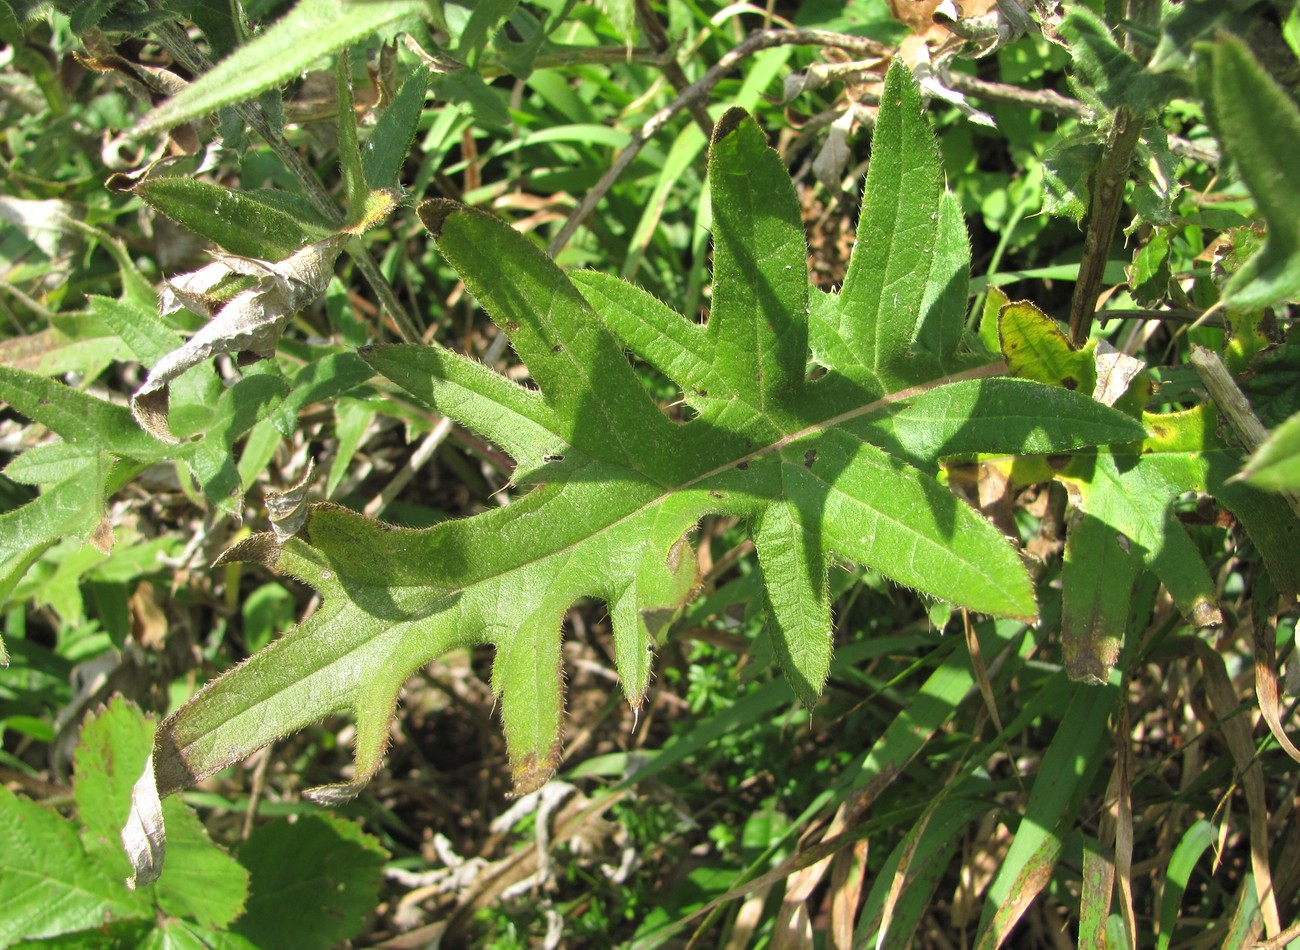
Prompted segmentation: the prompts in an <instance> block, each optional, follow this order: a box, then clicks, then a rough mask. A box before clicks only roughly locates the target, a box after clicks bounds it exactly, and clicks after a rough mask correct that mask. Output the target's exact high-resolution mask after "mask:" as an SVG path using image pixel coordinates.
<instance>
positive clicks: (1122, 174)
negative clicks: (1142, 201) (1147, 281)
mask: <svg viewBox="0 0 1300 950" xmlns="http://www.w3.org/2000/svg"><path fill="white" fill-rule="evenodd" d="M1141 133H1142V120H1141V119H1140V118H1138V117H1136V116H1134V115H1133V113H1132V112H1131V111H1130V110H1129V108H1128V106H1120V107H1119V108H1118V109H1116V110H1115V120H1114V122H1113V123H1112V124H1111V127H1110V134H1109V135H1108V136H1107V137H1106V147H1105V150H1104V151H1103V152H1102V156H1101V161H1099V162H1098V163H1097V171H1096V175H1097V179H1096V182H1095V184H1094V185H1093V189H1092V207H1091V211H1090V214H1089V216H1088V232H1087V234H1086V235H1085V236H1084V239H1083V260H1082V261H1080V262H1079V281H1078V283H1076V284H1075V285H1074V297H1073V298H1072V299H1071V300H1070V340H1071V342H1073V343H1074V344H1075V346H1082V345H1083V343H1084V342H1085V341H1086V340H1087V339H1088V331H1089V329H1090V328H1091V327H1092V317H1093V311H1094V310H1096V308H1097V298H1098V297H1100V296H1101V279H1102V274H1103V273H1104V271H1105V270H1106V259H1107V257H1109V256H1110V244H1111V241H1113V240H1114V239H1115V228H1116V226H1117V225H1118V224H1119V212H1120V209H1121V208H1122V207H1123V206H1124V185H1125V184H1126V183H1127V182H1128V174H1129V165H1130V164H1131V163H1132V161H1133V150H1134V149H1135V148H1136V147H1137V143H1138V137H1139V136H1140V135H1141Z"/></svg>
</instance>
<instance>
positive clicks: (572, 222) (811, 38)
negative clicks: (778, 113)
mask: <svg viewBox="0 0 1300 950" xmlns="http://www.w3.org/2000/svg"><path fill="white" fill-rule="evenodd" d="M774 46H836V47H839V48H841V49H844V50H847V51H849V52H851V53H874V54H876V55H884V54H886V53H887V52H888V47H886V46H885V45H884V44H882V43H878V42H877V41H875V40H872V39H868V38H867V37H863V36H850V35H848V34H846V33H833V32H831V31H830V30H799V29H788V30H787V29H783V30H760V31H759V32H757V33H753V34H751V35H750V36H748V37H746V38H745V39H744V41H743V42H741V43H739V44H738V45H737V46H736V48H735V49H733V50H731V51H730V52H728V53H726V54H725V55H723V57H722V58H721V59H719V60H718V61H717V62H716V63H715V64H714V65H713V66H712V67H710V68H709V71H708V72H706V73H705V74H704V75H703V76H702V77H701V78H699V79H697V80H696V81H695V82H693V83H691V84H690V85H689V86H687V87H686V88H685V89H683V90H682V91H681V92H680V93H678V95H677V98H676V99H674V100H673V101H672V102H670V103H669V104H668V105H666V106H664V107H663V108H662V109H660V110H659V111H658V112H656V113H655V114H654V115H652V116H651V117H650V118H649V119H647V120H646V121H645V124H644V125H642V126H641V128H639V129H637V130H636V131H635V132H633V133H632V141H630V142H629V143H628V144H627V146H626V147H625V148H624V149H623V151H622V152H620V153H619V155H618V158H616V159H614V163H613V164H612V165H611V166H610V167H609V169H608V171H606V172H605V174H604V175H602V176H601V178H600V181H598V182H597V183H596V185H595V186H594V187H593V188H592V189H591V191H589V192H587V194H585V195H584V196H583V198H582V201H580V202H579V203H578V206H577V207H576V208H574V209H573V211H572V212H570V213H569V217H568V218H566V219H565V222H564V224H563V225H562V226H561V227H560V230H559V231H558V232H557V233H556V235H555V237H554V238H552V239H551V243H550V244H548V245H547V246H546V252H547V253H548V254H550V255H551V256H552V257H554V256H555V255H556V254H558V253H559V252H560V251H561V250H562V249H563V248H564V246H565V245H566V244H568V243H569V239H570V238H572V237H573V235H574V232H576V231H577V230H578V228H579V227H580V226H581V224H582V222H583V221H585V220H586V219H587V215H589V214H591V212H592V211H593V210H594V209H595V207H596V205H597V204H598V203H599V202H600V199H601V198H603V197H605V194H606V193H607V192H608V191H609V189H610V188H612V187H613V185H614V182H616V181H617V180H618V177H619V176H620V175H622V174H623V172H624V170H625V169H626V168H627V167H628V166H629V165H630V164H632V160H633V159H635V158H636V157H637V155H638V154H640V152H641V149H643V148H644V147H645V145H646V143H647V142H649V141H650V140H651V139H652V138H654V136H655V135H656V134H657V133H658V132H659V130H660V129H661V128H663V127H664V126H665V125H666V124H667V123H668V122H669V121H670V120H671V119H672V118H673V116H675V115H676V114H677V113H678V112H680V111H681V110H682V109H689V108H690V107H691V106H692V105H694V104H695V103H697V102H701V101H703V99H704V97H705V96H707V95H708V93H709V90H711V89H712V88H713V87H714V86H716V85H717V84H718V82H719V81H720V80H721V79H722V77H723V76H725V75H727V74H728V73H729V72H731V71H732V70H733V69H735V68H736V67H737V66H739V65H740V64H741V63H742V62H744V61H745V59H746V58H748V57H749V56H752V55H753V54H754V53H756V52H758V51H759V50H763V49H770V48H772V47H774ZM710 131H711V130H710Z"/></svg>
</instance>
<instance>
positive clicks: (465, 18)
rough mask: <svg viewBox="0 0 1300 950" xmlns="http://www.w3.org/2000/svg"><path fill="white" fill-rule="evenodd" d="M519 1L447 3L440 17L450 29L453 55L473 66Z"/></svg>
mask: <svg viewBox="0 0 1300 950" xmlns="http://www.w3.org/2000/svg"><path fill="white" fill-rule="evenodd" d="M518 5H519V0H479V2H477V3H464V2H458V3H447V4H446V5H445V6H444V7H443V16H444V17H445V18H446V20H447V26H448V28H449V29H450V31H451V35H452V42H453V43H454V51H455V55H456V58H457V59H459V60H460V61H461V62H464V63H468V64H469V65H470V66H474V65H475V64H476V63H477V62H478V58H479V56H480V54H482V52H483V50H484V49H485V48H486V47H487V45H488V43H489V41H491V39H492V37H493V36H494V35H495V34H496V32H497V30H498V29H499V28H500V27H501V25H502V24H504V23H505V21H506V18H507V17H509V16H510V14H511V13H512V12H513V11H514V9H515V7H516V6H518Z"/></svg>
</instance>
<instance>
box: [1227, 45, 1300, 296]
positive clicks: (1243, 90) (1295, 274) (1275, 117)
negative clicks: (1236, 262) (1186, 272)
mask: <svg viewBox="0 0 1300 950" xmlns="http://www.w3.org/2000/svg"><path fill="white" fill-rule="evenodd" d="M1213 95H1214V124H1215V126H1216V131H1217V132H1218V134H1219V138H1220V140H1221V141H1222V142H1223V146H1224V148H1225V149H1226V150H1227V152H1228V154H1229V155H1231V156H1232V158H1233V159H1234V160H1235V161H1236V162H1237V164H1238V166H1240V168H1241V174H1242V177H1243V178H1245V179H1246V184H1248V185H1249V186H1250V191H1251V194H1252V195H1254V196H1255V201H1256V202H1257V203H1258V204H1259V210H1260V213H1261V214H1263V216H1264V219H1265V220H1266V221H1267V222H1268V238H1267V240H1266V241H1265V244H1264V249H1263V250H1262V251H1260V252H1259V254H1257V255H1256V256H1255V257H1252V258H1251V259H1250V260H1249V261H1247V262H1246V265H1245V266H1244V267H1242V269H1241V270H1240V271H1238V272H1237V273H1236V274H1235V275H1234V276H1233V277H1232V279H1231V280H1230V281H1228V285H1227V287H1225V288H1224V299H1225V301H1226V302H1227V303H1228V304H1229V305H1230V306H1233V307H1236V308H1238V309H1241V310H1250V309H1257V308H1260V307H1267V306H1270V305H1272V304H1275V303H1277V302H1279V301H1283V300H1294V299H1296V298H1297V297H1298V296H1300V190H1297V189H1296V186H1295V156H1296V155H1298V154H1300V109H1297V108H1296V105H1295V103H1294V102H1292V101H1291V99H1290V97H1288V96H1287V94H1286V93H1285V92H1284V91H1283V90H1282V89H1281V88H1280V87H1279V86H1278V85H1277V83H1275V82H1274V81H1273V80H1272V79H1271V78H1270V77H1269V76H1268V74H1267V73H1266V72H1265V71H1264V70H1263V68H1262V67H1261V66H1260V65H1259V64H1258V63H1257V62H1256V61H1255V58H1254V57H1253V56H1251V54H1250V51H1249V50H1247V49H1246V46H1245V44H1243V43H1242V42H1241V41H1240V40H1238V39H1235V38H1233V37H1230V36H1225V37H1223V38H1222V39H1220V40H1219V42H1218V43H1217V44H1215V47H1214V73H1213Z"/></svg>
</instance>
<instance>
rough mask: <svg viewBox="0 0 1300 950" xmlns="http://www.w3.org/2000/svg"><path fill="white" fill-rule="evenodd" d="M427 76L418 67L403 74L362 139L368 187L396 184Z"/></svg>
mask: <svg viewBox="0 0 1300 950" xmlns="http://www.w3.org/2000/svg"><path fill="white" fill-rule="evenodd" d="M430 75H431V74H430V72H429V68H428V67H427V66H421V67H420V68H419V69H417V70H416V71H415V72H413V73H412V74H411V75H410V76H408V77H407V79H406V82H404V83H402V88H401V89H399V90H397V95H396V96H394V97H393V101H392V102H391V103H389V105H388V108H387V109H385V110H384V114H383V115H381V116H380V117H379V121H378V122H377V123H376V124H375V129H374V131H373V132H371V133H370V138H369V139H367V140H366V146H365V149H364V150H363V154H362V156H361V160H362V168H363V170H364V176H365V181H366V184H367V185H369V186H370V187H371V188H373V189H393V188H397V187H398V185H399V184H400V182H399V176H400V175H401V172H402V165H403V163H404V162H405V161H406V155H407V152H409V151H410V149H411V143H412V142H413V141H414V140H415V132H416V129H417V128H418V126H419V122H420V115H421V114H422V113H423V112H424V97H425V95H426V94H427V93H428V91H429V78H430Z"/></svg>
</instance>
